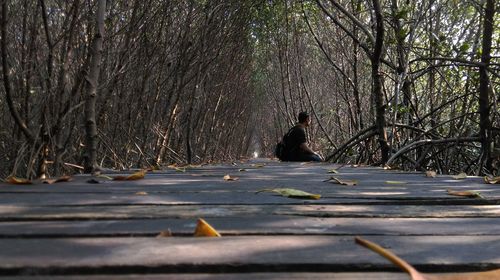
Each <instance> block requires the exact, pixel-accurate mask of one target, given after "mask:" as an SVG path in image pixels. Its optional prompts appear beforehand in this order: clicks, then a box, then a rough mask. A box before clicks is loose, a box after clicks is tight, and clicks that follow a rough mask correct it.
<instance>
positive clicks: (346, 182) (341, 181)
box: [323, 177, 358, 186]
mask: <svg viewBox="0 0 500 280" xmlns="http://www.w3.org/2000/svg"><path fill="white" fill-rule="evenodd" d="M323 182H331V183H333V184H339V185H344V186H356V185H357V184H358V181H357V180H346V179H339V178H337V177H330V179H326V180H324V181H323Z"/></svg>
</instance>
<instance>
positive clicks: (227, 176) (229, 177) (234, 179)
mask: <svg viewBox="0 0 500 280" xmlns="http://www.w3.org/2000/svg"><path fill="white" fill-rule="evenodd" d="M238 179H239V178H238V177H231V176H229V175H226V176H224V180H225V181H238Z"/></svg>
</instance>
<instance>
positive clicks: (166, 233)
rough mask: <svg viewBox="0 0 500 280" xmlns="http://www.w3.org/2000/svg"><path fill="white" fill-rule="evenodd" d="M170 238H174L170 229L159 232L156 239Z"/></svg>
mask: <svg viewBox="0 0 500 280" xmlns="http://www.w3.org/2000/svg"><path fill="white" fill-rule="evenodd" d="M172 236H174V235H173V234H172V232H171V231H170V229H167V230H164V231H160V233H158V235H157V236H156V237H157V238H161V237H172Z"/></svg>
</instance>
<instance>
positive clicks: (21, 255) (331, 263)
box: [0, 236, 500, 274]
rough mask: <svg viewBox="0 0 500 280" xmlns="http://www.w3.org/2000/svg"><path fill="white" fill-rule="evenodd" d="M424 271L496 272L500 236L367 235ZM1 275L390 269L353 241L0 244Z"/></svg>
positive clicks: (48, 241) (232, 239) (242, 239)
mask: <svg viewBox="0 0 500 280" xmlns="http://www.w3.org/2000/svg"><path fill="white" fill-rule="evenodd" d="M369 239H370V240H372V241H374V242H377V243H379V244H381V245H382V246H384V247H386V248H390V249H391V250H392V251H394V252H395V253H396V254H398V255H399V256H401V257H402V258H404V259H406V260H407V261H408V262H409V263H411V264H413V265H415V266H416V267H417V268H419V269H422V270H425V271H441V272H442V271H452V270H457V269H460V270H477V269H480V270H484V269H487V268H488V269H491V268H498V267H500V255H499V254H498V252H499V250H500V242H499V241H500V236H397V237H393V236H392V237H381V236H371V237H370V238H369ZM0 248H2V251H1V252H0V274H20V273H23V274H29V273H31V274H33V273H35V274H37V273H40V274H47V273H53V274H57V273H68V272H71V273H74V274H76V273H79V272H80V271H85V272H86V273H104V272H111V271H121V273H124V274H132V273H137V272H140V273H146V272H147V271H149V272H155V273H162V272H163V273H171V272H226V273H231V272H241V271H245V272H252V271H253V272H266V271H268V272H270V271H272V272H286V271H316V272H320V271H321V272H339V271H352V272H354V271H370V270H371V271H373V270H379V271H380V270H388V269H394V266H393V265H392V264H391V263H390V262H388V261H387V260H385V259H384V258H382V257H380V256H378V255H376V254H375V253H372V252H370V251H368V250H367V249H364V248H361V247H360V246H358V245H356V244H354V241H353V237H332V236H287V237H284V236H259V237H258V238H257V237H255V236H242V237H222V238H188V237H185V238H175V237H171V238H117V237H114V238H80V239H73V238H61V239H57V238H55V239H42V238H41V239H0Z"/></svg>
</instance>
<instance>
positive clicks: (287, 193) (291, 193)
mask: <svg viewBox="0 0 500 280" xmlns="http://www.w3.org/2000/svg"><path fill="white" fill-rule="evenodd" d="M261 192H274V193H278V194H280V195H282V196H284V197H290V198H300V199H320V198H321V195H319V194H313V193H308V192H304V191H301V190H296V189H289V188H277V189H263V190H260V191H257V192H255V193H256V194H257V193H261Z"/></svg>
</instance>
